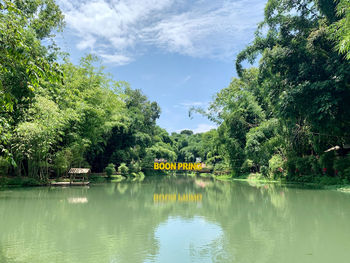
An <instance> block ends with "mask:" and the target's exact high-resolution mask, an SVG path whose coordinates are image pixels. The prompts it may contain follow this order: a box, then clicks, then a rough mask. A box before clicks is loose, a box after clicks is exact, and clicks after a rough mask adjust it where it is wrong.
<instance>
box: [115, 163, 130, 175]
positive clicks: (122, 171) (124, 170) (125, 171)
mask: <svg viewBox="0 0 350 263" xmlns="http://www.w3.org/2000/svg"><path fill="white" fill-rule="evenodd" d="M118 172H119V173H120V174H121V175H122V176H124V177H127V176H128V175H129V168H128V167H127V166H126V164H125V163H121V164H120V165H119V167H118Z"/></svg>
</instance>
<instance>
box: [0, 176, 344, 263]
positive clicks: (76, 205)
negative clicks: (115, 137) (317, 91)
mask: <svg viewBox="0 0 350 263" xmlns="http://www.w3.org/2000/svg"><path fill="white" fill-rule="evenodd" d="M154 194H168V195H169V194H170V195H172V196H175V195H174V194H176V199H171V200H164V201H162V200H161V201H155V200H154ZM179 194H180V198H179V196H178V195H179ZM183 194H188V195H189V196H190V195H192V197H193V196H195V197H198V196H200V195H201V197H202V198H201V200H200V199H199V198H192V199H191V198H188V199H187V200H186V199H185V198H183ZM0 262H1V263H10V262H21V263H22V262H26V263H27V262H29V263H31V262H33V263H42V262H62V263H65V262H72V263H75V262H82V263H89V262H93V263H96V262H97V263H98V262H102V263H104V262H109V263H117V262H126V263H133V262H162V263H163V262H165V263H167V262H176V263H179V262H180V263H183V262H200V263H205V262H246V263H254V262H266V263H283V262H287V263H288V262H293V263H302V262H317V263H323V262H327V263H329V262H336V263H342V262H344V263H348V262H350V194H346V193H340V192H336V191H330V190H315V189H302V188H296V187H293V188H288V187H284V186H278V185H275V184H257V185H256V184H249V183H247V182H238V181H237V182H220V181H213V180H210V179H205V178H204V179H203V178H191V177H189V178H186V177H177V178H174V177H165V176H164V177H151V178H146V179H145V180H144V181H143V182H121V183H110V184H103V185H91V186H90V187H71V188H60V187H55V188H48V187H39V188H22V189H7V190H2V191H0Z"/></svg>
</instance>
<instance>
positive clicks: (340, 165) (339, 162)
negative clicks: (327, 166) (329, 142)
mask: <svg viewBox="0 0 350 263" xmlns="http://www.w3.org/2000/svg"><path fill="white" fill-rule="evenodd" d="M333 168H334V171H335V173H337V174H338V175H339V176H340V177H342V178H350V157H349V156H347V157H345V158H337V159H335V160H334V164H333Z"/></svg>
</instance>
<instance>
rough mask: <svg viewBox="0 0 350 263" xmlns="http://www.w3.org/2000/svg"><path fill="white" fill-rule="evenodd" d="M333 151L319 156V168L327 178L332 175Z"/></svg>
mask: <svg viewBox="0 0 350 263" xmlns="http://www.w3.org/2000/svg"><path fill="white" fill-rule="evenodd" d="M334 157H335V156H334V151H331V152H327V153H323V154H322V155H321V156H320V160H319V163H320V166H321V168H322V170H323V171H324V173H326V175H328V176H333V175H334V170H333V162H334Z"/></svg>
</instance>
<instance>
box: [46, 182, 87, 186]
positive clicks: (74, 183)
mask: <svg viewBox="0 0 350 263" xmlns="http://www.w3.org/2000/svg"><path fill="white" fill-rule="evenodd" d="M89 184H90V182H72V183H70V182H52V183H50V185H51V186H82V185H83V186H84V185H89Z"/></svg>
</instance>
